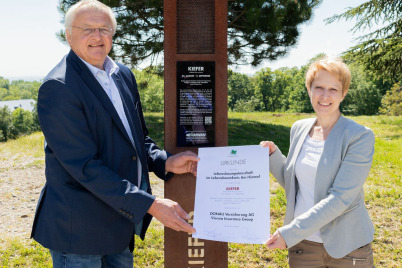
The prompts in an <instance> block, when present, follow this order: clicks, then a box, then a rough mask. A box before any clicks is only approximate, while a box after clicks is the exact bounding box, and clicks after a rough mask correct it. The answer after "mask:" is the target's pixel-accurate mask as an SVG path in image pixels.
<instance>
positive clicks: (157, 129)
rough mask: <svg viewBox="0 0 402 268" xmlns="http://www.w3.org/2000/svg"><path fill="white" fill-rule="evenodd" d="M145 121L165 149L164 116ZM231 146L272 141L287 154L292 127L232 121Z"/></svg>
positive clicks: (150, 134)
mask: <svg viewBox="0 0 402 268" xmlns="http://www.w3.org/2000/svg"><path fill="white" fill-rule="evenodd" d="M145 121H146V124H147V127H148V131H149V136H150V137H151V138H152V139H153V140H154V141H155V142H156V144H158V146H159V147H160V148H163V145H164V141H163V135H164V124H163V123H164V119H163V115H155V114H146V115H145ZM228 128H229V130H228V139H229V145H231V146H237V145H256V144H259V143H260V141H262V140H270V141H273V142H275V144H276V145H277V146H278V147H279V148H280V149H281V151H282V152H283V153H284V154H286V153H287V152H288V150H289V135H290V127H287V126H282V125H275V124H267V123H262V122H258V121H252V120H244V119H230V118H229V121H228Z"/></svg>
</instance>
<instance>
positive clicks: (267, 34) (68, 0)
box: [59, 0, 322, 67]
mask: <svg viewBox="0 0 402 268" xmlns="http://www.w3.org/2000/svg"><path fill="white" fill-rule="evenodd" d="M321 1H322V0H299V1H295V0H269V1H268V0H265V1H263V0H228V55H229V64H241V63H242V64H249V63H251V64H252V65H253V66H257V65H258V64H260V63H261V62H262V61H263V60H265V59H268V60H275V59H277V58H278V57H280V56H282V55H284V54H285V53H286V52H287V49H288V48H289V47H291V46H293V45H294V44H295V43H296V41H297V37H298V35H299V30H298V26H299V25H300V24H302V23H305V22H307V21H308V20H309V19H310V18H311V16H312V12H313V9H314V7H316V6H317V5H318V4H319V3H320V2H321ZM76 2H77V0H60V2H59V10H60V11H61V13H65V12H66V11H67V9H68V8H69V7H70V6H71V5H72V4H74V3H76ZM101 2H104V3H105V4H107V5H108V6H110V7H111V8H112V9H113V10H114V12H115V15H116V20H117V23H118V29H117V31H116V34H115V36H114V46H113V49H112V51H111V55H112V57H115V58H118V59H119V60H120V61H122V62H123V63H125V64H128V65H131V66H132V67H133V66H136V65H138V64H139V63H141V62H142V61H144V60H145V59H150V62H151V64H152V63H155V61H156V62H157V61H158V60H157V59H158V56H159V55H161V52H163V40H164V33H163V23H164V20H163V0H127V1H118V0H101ZM59 37H60V38H61V40H63V41H65V33H64V32H63V31H61V32H60V33H59Z"/></svg>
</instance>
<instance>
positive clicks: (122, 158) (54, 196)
mask: <svg viewBox="0 0 402 268" xmlns="http://www.w3.org/2000/svg"><path fill="white" fill-rule="evenodd" d="M65 26H66V34H67V41H68V43H69V45H70V47H71V51H70V52H69V54H68V55H67V56H65V57H64V58H63V59H62V61H61V62H60V63H59V64H58V65H57V66H56V67H55V68H54V69H53V70H52V71H51V72H50V73H49V75H48V76H47V77H46V79H45V81H44V82H43V84H42V86H41V87H40V90H39V96H38V114H39V121H40V124H41V127H42V130H43V133H44V135H45V139H46V144H45V153H46V185H45V187H44V188H43V190H42V194H41V197H40V200H39V202H38V208H37V212H36V215H35V220H34V224H33V228H32V237H33V238H34V239H35V240H36V241H38V242H39V243H41V244H42V245H43V246H45V247H47V248H49V249H50V253H51V255H52V259H53V265H54V267H105V266H106V267H133V256H132V253H131V252H132V251H133V248H134V233H135V234H137V235H139V236H140V237H141V238H142V239H144V236H145V232H146V230H147V228H148V225H149V223H150V221H151V218H152V216H154V217H155V218H157V219H158V220H159V221H161V222H162V223H163V224H164V225H165V226H167V227H170V228H173V229H174V230H177V231H185V232H194V231H195V230H194V229H193V228H192V226H191V225H189V224H188V223H187V222H186V221H185V219H188V214H187V213H186V212H185V211H184V210H182V209H181V207H180V206H179V205H178V204H177V203H175V202H173V201H171V200H168V199H159V198H155V197H154V196H152V195H151V188H150V183H149V177H148V172H149V171H153V172H154V173H155V174H156V175H157V176H158V177H160V178H161V179H164V180H167V179H169V178H170V177H171V176H172V173H171V172H173V173H185V172H192V173H193V174H195V172H196V171H195V169H196V163H197V161H198V157H197V155H195V154H194V153H191V152H184V153H179V154H177V155H174V156H170V155H169V154H168V153H166V152H165V151H163V150H160V149H159V148H158V147H157V146H156V144H155V143H154V142H153V141H152V139H151V138H150V137H148V130H147V128H146V125H145V121H144V117H143V114H142V109H141V103H140V99H139V94H138V90H137V85H136V81H135V78H134V75H133V73H132V72H131V71H130V70H129V68H127V67H125V66H124V65H121V64H118V63H115V62H114V61H113V60H112V59H111V58H109V57H108V53H109V51H110V49H111V48H112V37H113V34H114V32H115V30H116V19H115V18H114V15H113V12H112V11H111V9H110V8H109V7H107V6H105V5H104V4H102V3H100V2H98V1H96V0H82V1H80V2H78V3H76V4H75V5H73V6H72V7H71V8H70V9H69V10H68V12H67V13H66V17H65ZM151 215H152V216H151Z"/></svg>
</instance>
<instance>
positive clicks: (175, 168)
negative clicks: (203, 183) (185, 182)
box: [165, 151, 200, 176]
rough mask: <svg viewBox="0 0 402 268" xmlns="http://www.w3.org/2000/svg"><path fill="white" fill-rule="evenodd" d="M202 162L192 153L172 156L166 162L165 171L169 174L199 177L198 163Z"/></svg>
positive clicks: (186, 152)
mask: <svg viewBox="0 0 402 268" xmlns="http://www.w3.org/2000/svg"><path fill="white" fill-rule="evenodd" d="M199 160H200V158H198V156H197V155H196V154H195V153H193V152H190V151H185V152H182V153H178V154H175V155H172V156H171V157H169V158H168V159H167V160H166V166H165V169H166V171H167V172H173V173H176V174H183V173H187V172H190V173H193V175H194V176H197V162H198V161H199Z"/></svg>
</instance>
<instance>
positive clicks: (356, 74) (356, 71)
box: [340, 65, 382, 115]
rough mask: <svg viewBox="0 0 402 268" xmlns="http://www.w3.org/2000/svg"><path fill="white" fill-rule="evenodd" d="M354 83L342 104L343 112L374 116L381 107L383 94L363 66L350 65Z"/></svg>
mask: <svg viewBox="0 0 402 268" xmlns="http://www.w3.org/2000/svg"><path fill="white" fill-rule="evenodd" d="M349 68H350V72H351V74H352V81H351V84H350V88H349V91H348V93H347V95H346V97H345V99H344V101H343V102H342V104H341V107H340V109H341V112H342V113H344V114H349V115H363V114H364V115H374V114H377V113H378V108H379V107H380V105H381V97H382V96H381V94H380V92H379V90H378V88H377V87H376V86H375V84H374V83H373V82H371V81H370V77H369V76H368V75H367V73H366V72H365V71H364V70H363V68H362V66H357V65H350V66H349Z"/></svg>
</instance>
